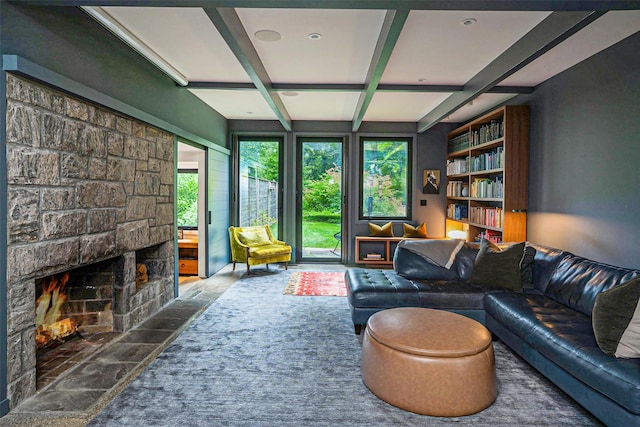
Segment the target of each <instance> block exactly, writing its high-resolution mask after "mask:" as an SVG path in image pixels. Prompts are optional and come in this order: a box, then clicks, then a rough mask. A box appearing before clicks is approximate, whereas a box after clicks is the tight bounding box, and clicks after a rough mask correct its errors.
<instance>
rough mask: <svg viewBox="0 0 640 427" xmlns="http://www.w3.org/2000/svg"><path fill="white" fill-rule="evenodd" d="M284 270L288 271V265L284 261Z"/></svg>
mask: <svg viewBox="0 0 640 427" xmlns="http://www.w3.org/2000/svg"><path fill="white" fill-rule="evenodd" d="M284 269H285V270H288V269H289V263H288V262H286V261H285V263H284Z"/></svg>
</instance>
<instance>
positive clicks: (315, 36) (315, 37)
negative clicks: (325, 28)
mask: <svg viewBox="0 0 640 427" xmlns="http://www.w3.org/2000/svg"><path fill="white" fill-rule="evenodd" d="M307 37H309V38H310V39H311V40H320V39H321V38H322V34H320V33H311V34H309V35H308V36H307Z"/></svg>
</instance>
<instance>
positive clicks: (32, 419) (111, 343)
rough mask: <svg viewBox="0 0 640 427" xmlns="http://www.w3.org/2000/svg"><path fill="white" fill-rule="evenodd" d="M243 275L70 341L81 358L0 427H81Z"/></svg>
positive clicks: (196, 287)
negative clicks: (132, 321)
mask: <svg viewBox="0 0 640 427" xmlns="http://www.w3.org/2000/svg"><path fill="white" fill-rule="evenodd" d="M254 268H264V267H263V266H256V267H254ZM270 268H281V267H275V266H274V267H270ZM290 269H291V270H297V269H307V270H341V269H345V267H344V266H342V265H340V264H305V265H303V264H299V265H294V266H291V267H290ZM252 270H253V269H252ZM244 272H245V268H244V266H240V268H236V271H232V269H231V265H228V266H226V267H225V268H223V269H222V270H221V271H219V272H218V273H216V274H215V275H214V276H212V277H211V278H208V279H205V280H200V281H197V280H189V281H187V282H185V283H184V284H183V285H181V286H180V292H179V297H178V298H177V299H176V300H174V301H172V302H171V303H170V304H168V305H167V306H165V307H164V308H163V309H162V310H160V311H159V312H158V313H156V314H155V315H154V316H152V317H151V318H149V319H148V320H146V321H145V322H143V323H141V324H140V325H138V326H137V327H136V328H134V329H132V330H130V331H128V332H127V333H124V334H111V335H105V336H102V337H98V336H97V337H95V340H94V341H90V342H84V343H83V342H81V341H78V342H77V343H74V344H73V345H74V346H77V347H78V348H77V349H79V350H80V351H81V352H83V355H82V357H80V355H78V356H74V357H73V360H72V361H70V362H69V363H73V364H74V366H72V367H71V368H69V369H68V370H67V371H66V372H64V373H63V374H62V375H61V376H60V377H58V378H56V379H52V378H50V376H49V375H48V374H47V375H46V376H44V377H42V379H41V380H40V381H46V382H47V384H46V385H45V384H42V383H41V384H40V387H38V389H39V390H41V391H39V392H38V393H37V394H36V395H35V396H33V397H31V398H29V399H27V400H25V401H24V402H22V403H21V404H20V405H19V406H18V407H17V408H15V409H13V410H12V411H11V412H10V413H9V414H7V415H5V416H4V417H2V418H0V426H25V427H27V426H28V427H33V426H45V425H46V426H51V427H57V426H60V427H62V426H64V427H74V426H84V425H86V423H87V422H88V421H89V420H90V419H91V418H92V417H93V416H95V415H96V414H97V413H98V412H99V411H100V410H101V409H102V408H103V407H104V406H105V405H106V404H107V403H109V401H110V400H111V399H113V398H114V397H115V396H116V395H117V394H118V393H119V392H120V391H121V390H122V389H123V388H124V387H126V385H127V384H128V383H130V382H131V381H132V380H133V379H134V378H135V377H136V376H137V375H138V374H139V373H140V372H141V371H142V370H143V369H144V368H145V367H146V366H147V365H148V364H149V363H151V361H153V359H154V358H156V357H157V356H158V355H159V354H160V353H161V352H162V351H163V350H164V349H165V348H166V347H167V345H169V343H171V341H173V340H174V339H175V338H176V337H177V336H178V335H179V334H180V332H182V331H183V330H184V329H185V328H186V327H187V326H188V325H189V324H190V323H191V322H192V321H193V320H195V319H196V318H197V317H198V316H199V315H200V314H201V313H202V312H203V311H204V310H205V309H206V308H207V307H208V306H209V305H210V304H211V303H212V302H213V301H215V300H216V299H217V298H218V297H219V296H220V295H222V293H224V291H226V290H227V289H228V288H229V286H231V285H232V284H233V283H234V282H235V281H236V280H238V279H239V278H240V277H242V275H243V274H244ZM100 340H103V341H105V342H104V344H105V345H104V346H101V347H99V348H98V349H97V350H96V347H94V345H95V344H97V342H96V341H100ZM54 356H55V354H52V355H51V358H54ZM60 369H61V368H60ZM51 374H53V372H51Z"/></svg>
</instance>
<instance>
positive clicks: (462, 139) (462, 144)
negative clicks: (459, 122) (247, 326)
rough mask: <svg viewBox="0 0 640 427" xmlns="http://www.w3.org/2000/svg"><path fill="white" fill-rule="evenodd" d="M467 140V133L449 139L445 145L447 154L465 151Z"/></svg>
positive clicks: (468, 137) (467, 144)
mask: <svg viewBox="0 0 640 427" xmlns="http://www.w3.org/2000/svg"><path fill="white" fill-rule="evenodd" d="M469 140H470V135H469V132H465V133H463V134H462V135H458V136H455V137H453V138H451V139H450V140H449V142H448V143H447V152H448V153H455V152H456V151H462V150H466V149H467V148H469Z"/></svg>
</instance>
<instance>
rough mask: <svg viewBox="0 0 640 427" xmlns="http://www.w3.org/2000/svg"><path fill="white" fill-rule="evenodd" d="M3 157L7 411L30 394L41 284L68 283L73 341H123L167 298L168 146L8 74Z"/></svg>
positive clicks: (138, 125)
mask: <svg viewBox="0 0 640 427" xmlns="http://www.w3.org/2000/svg"><path fill="white" fill-rule="evenodd" d="M6 146H7V176H8V191H7V213H8V215H7V216H8V218H7V234H6V236H7V244H8V247H7V289H8V295H7V341H8V342H7V360H8V366H7V368H8V369H7V381H8V390H7V394H8V397H9V399H10V402H11V407H12V408H13V407H15V406H16V405H17V404H18V403H20V402H21V401H22V400H24V399H25V398H27V397H29V396H31V395H33V394H34V393H35V392H36V378H37V375H36V374H37V372H36V359H37V346H36V316H37V313H36V311H37V310H36V307H37V304H36V300H37V298H38V297H39V296H40V294H41V293H42V289H43V283H45V284H48V283H50V282H49V281H50V280H60V277H62V275H64V274H65V273H69V274H70V277H71V278H70V279H68V280H69V281H68V282H67V283H66V284H65V288H66V296H65V298H66V301H65V302H64V304H62V305H61V308H60V311H61V312H64V316H66V317H69V318H72V319H73V321H74V322H75V323H76V325H77V330H78V331H79V332H80V335H82V334H95V333H112V332H124V331H127V330H129V329H131V328H132V327H134V326H136V325H137V324H139V323H140V322H142V321H143V320H145V319H146V318H148V317H149V316H151V315H152V314H153V313H155V312H156V311H158V310H159V309H160V308H161V307H162V306H164V305H165V304H166V303H168V302H169V301H170V300H171V299H173V298H174V286H175V285H174V281H175V277H174V265H175V264H174V243H173V240H174V236H173V233H174V231H173V230H174V224H173V218H174V214H173V212H174V205H173V194H174V188H173V185H174V182H173V180H174V137H173V135H172V134H169V133H166V132H164V131H162V130H159V129H157V128H154V127H152V126H149V125H147V124H145V123H142V122H139V121H136V120H134V119H131V118H129V117H125V116H122V115H120V114H117V113H114V112H112V111H110V110H107V109H105V108H102V107H99V106H96V105H93V104H90V103H88V102H86V101H83V100H80V99H78V98H76V97H73V96H70V95H68V94H65V93H62V92H59V91H56V90H54V89H51V88H49V87H46V86H43V85H40V84H38V83H35V82H32V81H30V80H27V79H24V78H22V77H20V76H16V75H11V74H8V75H7V141H6ZM141 264H143V265H144V266H145V267H144V268H145V269H146V272H147V279H148V280H147V281H146V282H142V281H140V280H138V281H136V271H137V269H138V267H139V265H141ZM139 276H140V275H139ZM57 297H58V294H56V298H57ZM46 298H49V299H50V300H52V299H53V296H46V297H45V299H46ZM39 310H43V309H42V308H39ZM43 316H44V313H41V314H40V317H43Z"/></svg>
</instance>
